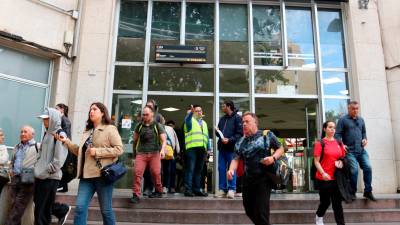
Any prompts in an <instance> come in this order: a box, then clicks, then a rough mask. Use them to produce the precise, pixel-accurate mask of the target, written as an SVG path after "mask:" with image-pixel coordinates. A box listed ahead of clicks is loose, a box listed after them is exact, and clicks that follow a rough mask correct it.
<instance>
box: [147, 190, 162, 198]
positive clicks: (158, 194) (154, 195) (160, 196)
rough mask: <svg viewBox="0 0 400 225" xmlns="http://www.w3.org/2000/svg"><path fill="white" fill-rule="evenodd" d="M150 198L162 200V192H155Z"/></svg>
mask: <svg viewBox="0 0 400 225" xmlns="http://www.w3.org/2000/svg"><path fill="white" fill-rule="evenodd" d="M149 198H162V193H161V192H157V191H156V192H153V193H151V195H149Z"/></svg>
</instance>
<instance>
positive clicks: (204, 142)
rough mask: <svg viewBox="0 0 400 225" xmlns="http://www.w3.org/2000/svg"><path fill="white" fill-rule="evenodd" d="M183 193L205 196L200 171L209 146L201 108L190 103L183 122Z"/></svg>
mask: <svg viewBox="0 0 400 225" xmlns="http://www.w3.org/2000/svg"><path fill="white" fill-rule="evenodd" d="M184 132H185V146H186V150H185V151H186V152H185V157H186V158H185V193H184V195H185V196H187V197H192V196H202V197H205V196H207V193H206V192H202V191H201V190H200V188H201V184H200V183H201V173H202V171H203V166H204V161H205V159H206V156H207V150H209V149H210V146H209V136H208V127H207V123H206V121H204V120H203V110H202V108H201V106H200V105H192V106H191V108H190V110H188V112H187V115H186V118H185V124H184Z"/></svg>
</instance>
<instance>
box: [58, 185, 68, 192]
mask: <svg viewBox="0 0 400 225" xmlns="http://www.w3.org/2000/svg"><path fill="white" fill-rule="evenodd" d="M57 192H60V193H65V192H68V186H64V187H59V188H57Z"/></svg>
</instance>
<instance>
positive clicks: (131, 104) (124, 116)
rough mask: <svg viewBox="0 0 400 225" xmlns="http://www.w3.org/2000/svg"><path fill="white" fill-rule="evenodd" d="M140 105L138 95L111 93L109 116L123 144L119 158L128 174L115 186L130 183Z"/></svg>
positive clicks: (118, 186) (125, 185)
mask: <svg viewBox="0 0 400 225" xmlns="http://www.w3.org/2000/svg"><path fill="white" fill-rule="evenodd" d="M141 107H142V97H141V96H139V95H127V94H114V95H113V101H112V113H111V118H112V120H113V123H114V125H115V126H116V127H117V128H118V132H119V134H120V135H121V138H122V143H123V145H124V154H123V155H122V156H121V157H120V160H121V161H123V162H124V164H125V166H126V167H127V169H128V172H127V173H128V174H127V175H126V176H123V177H122V179H120V180H119V181H118V182H117V183H116V184H115V186H116V187H117V188H127V187H129V186H131V185H132V177H133V175H132V159H133V148H132V144H133V132H134V129H135V127H136V125H137V124H138V122H139V121H140V113H141Z"/></svg>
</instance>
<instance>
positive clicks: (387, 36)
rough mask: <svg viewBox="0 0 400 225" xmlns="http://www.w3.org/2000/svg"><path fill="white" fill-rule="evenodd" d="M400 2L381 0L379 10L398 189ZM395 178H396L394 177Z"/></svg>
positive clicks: (399, 182) (399, 149) (399, 188)
mask: <svg viewBox="0 0 400 225" xmlns="http://www.w3.org/2000/svg"><path fill="white" fill-rule="evenodd" d="M399 11H400V2H399V1H398V0H379V1H378V12H379V18H380V24H381V34H382V42H383V43H382V44H383V51H384V54H385V67H386V78H387V84H388V93H389V101H390V109H391V117H392V129H393V136H394V147H395V156H396V158H395V160H396V171H397V177H396V178H397V179H396V180H397V190H400V51H399V47H400V39H399V35H400V15H399V13H398V12H399ZM393 179H394V178H393Z"/></svg>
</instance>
